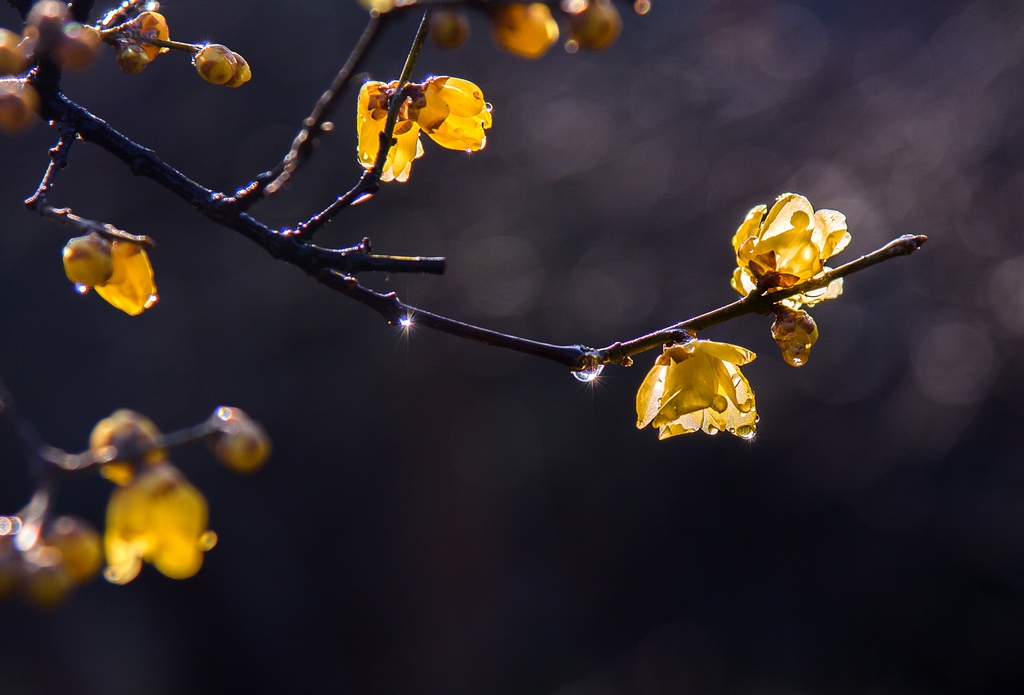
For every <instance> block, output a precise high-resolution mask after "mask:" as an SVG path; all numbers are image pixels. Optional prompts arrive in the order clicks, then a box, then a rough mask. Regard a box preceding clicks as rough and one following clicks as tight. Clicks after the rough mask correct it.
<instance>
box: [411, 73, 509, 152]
mask: <svg viewBox="0 0 1024 695" xmlns="http://www.w3.org/2000/svg"><path fill="white" fill-rule="evenodd" d="M423 100H424V102H425V105H424V106H423V107H422V108H419V109H416V110H415V119H416V122H417V123H418V124H419V126H420V127H421V128H423V130H424V132H426V133H427V135H428V136H430V138H431V139H432V140H433V141H434V142H436V143H437V144H439V145H441V146H442V147H446V148H448V149H451V150H470V151H474V152H475V151H477V150H480V149H483V147H484V146H485V145H486V143H487V136H486V135H485V133H484V130H485V129H487V128H490V127H491V112H490V105H489V104H488V103H487V102H486V101H484V95H483V92H482V91H481V89H480V88H479V87H478V86H476V85H475V84H473V83H472V82H470V81H469V80H463V79H460V78H458V77H432V78H430V79H428V80H427V81H426V83H424V90H423ZM411 112H412V111H411Z"/></svg>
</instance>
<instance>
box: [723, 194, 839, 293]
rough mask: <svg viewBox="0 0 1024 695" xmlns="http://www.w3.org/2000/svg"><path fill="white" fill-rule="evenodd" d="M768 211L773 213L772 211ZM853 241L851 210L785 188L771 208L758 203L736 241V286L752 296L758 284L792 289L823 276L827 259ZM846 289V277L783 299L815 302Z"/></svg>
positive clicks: (737, 233) (765, 288)
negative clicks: (827, 206) (815, 204)
mask: <svg viewBox="0 0 1024 695" xmlns="http://www.w3.org/2000/svg"><path fill="white" fill-rule="evenodd" d="M766 212H767V216H766V214H765V213H766ZM849 243H850V233H849V232H848V231H847V229H846V216H845V215H844V214H843V213H841V212H838V211H836V210H818V211H817V212H815V211H814V208H812V207H811V204H810V202H809V201H808V200H807V198H805V197H803V196H802V195H797V194H796V193H784V194H782V195H781V196H779V198H778V200H776V201H775V204H774V205H773V206H772V209H771V210H770V211H769V210H767V208H766V207H765V206H764V205H758V206H757V207H755V208H754V209H752V210H751V211H750V212H749V213H747V218H746V219H745V220H744V221H743V224H741V225H740V227H739V229H737V230H736V234H735V236H733V239H732V246H733V249H734V250H735V252H736V265H737V268H736V270H735V272H734V273H733V277H732V287H733V289H735V290H736V291H737V292H739V293H740V294H742V295H744V296H746V295H747V294H750V292H752V291H753V290H754V289H755V288H760V289H762V290H771V289H776V288H782V289H786V288H789V287H793V286H794V285H798V284H800V283H802V282H806V281H808V280H813V279H815V278H819V277H821V276H822V275H823V274H824V273H826V272H827V271H828V270H830V269H829V268H828V267H826V266H825V261H826V260H828V259H829V258H831V257H832V256H835V255H836V254H838V253H839V252H840V251H842V250H843V249H845V248H846V246H847V244H849ZM842 293H843V281H842V278H840V279H837V280H834V281H833V282H831V283H830V284H829V285H828V286H827V287H824V288H822V289H820V290H814V291H813V292H806V293H803V294H798V295H793V296H792V297H789V298H788V299H785V300H783V303H785V304H786V305H787V306H790V307H792V308H794V309H798V308H800V306H801V305H802V304H807V305H808V306H813V305H815V304H817V303H818V302H822V301H824V300H826V299H834V298H835V297H838V296H839V295H840V294H842Z"/></svg>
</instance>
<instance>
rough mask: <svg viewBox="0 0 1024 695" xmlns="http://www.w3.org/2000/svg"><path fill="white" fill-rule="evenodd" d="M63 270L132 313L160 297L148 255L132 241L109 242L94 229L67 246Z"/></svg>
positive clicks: (139, 310)
mask: <svg viewBox="0 0 1024 695" xmlns="http://www.w3.org/2000/svg"><path fill="white" fill-rule="evenodd" d="M64 273H65V274H66V275H67V276H68V279H69V280H71V281H72V282H74V283H76V284H79V285H83V286H85V287H92V288H95V289H96V294H98V295H99V296H101V297H103V299H105V300H107V301H108V302H109V303H110V304H112V305H113V306H115V307H117V308H118V309H120V310H121V311H123V312H125V313H126V314H130V315H132V316H137V315H138V314H141V313H142V312H143V311H145V310H146V309H148V308H149V307H151V306H153V304H154V303H155V302H156V300H157V293H156V283H155V282H154V281H153V266H152V265H150V263H149V256H148V255H146V251H145V250H144V249H143V248H142V247H141V246H140V245H138V244H135V243H132V242H130V241H123V240H117V239H115V240H114V241H109V240H107V239H106V238H104V237H103V236H102V235H100V234H97V233H95V232H93V233H92V234H87V235H86V236H81V237H75V238H73V239H71V240H69V241H68V243H67V245H66V246H65V247H64Z"/></svg>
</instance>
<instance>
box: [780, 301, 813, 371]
mask: <svg viewBox="0 0 1024 695" xmlns="http://www.w3.org/2000/svg"><path fill="white" fill-rule="evenodd" d="M772 337H773V338H775V342H776V343H778V345H779V349H780V350H782V359H784V360H786V364H788V365H789V366H791V367H802V366H804V365H805V364H807V359H808V358H809V357H810V355H811V346H813V345H814V344H815V343H816V342H818V326H817V324H816V323H814V319H812V318H811V315H810V314H808V313H807V312H806V311H803V310H801V309H790V308H789V307H787V306H783V305H781V304H776V305H775V323H773V324H772Z"/></svg>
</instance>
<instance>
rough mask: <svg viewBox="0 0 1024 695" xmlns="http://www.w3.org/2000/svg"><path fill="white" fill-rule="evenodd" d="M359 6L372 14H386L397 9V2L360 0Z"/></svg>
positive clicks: (392, 0) (389, 0)
mask: <svg viewBox="0 0 1024 695" xmlns="http://www.w3.org/2000/svg"><path fill="white" fill-rule="evenodd" d="M359 4H360V5H362V6H363V7H365V8H366V9H368V10H369V11H370V12H377V13H379V14H384V13H385V12H390V11H391V10H393V9H395V0H359Z"/></svg>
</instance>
